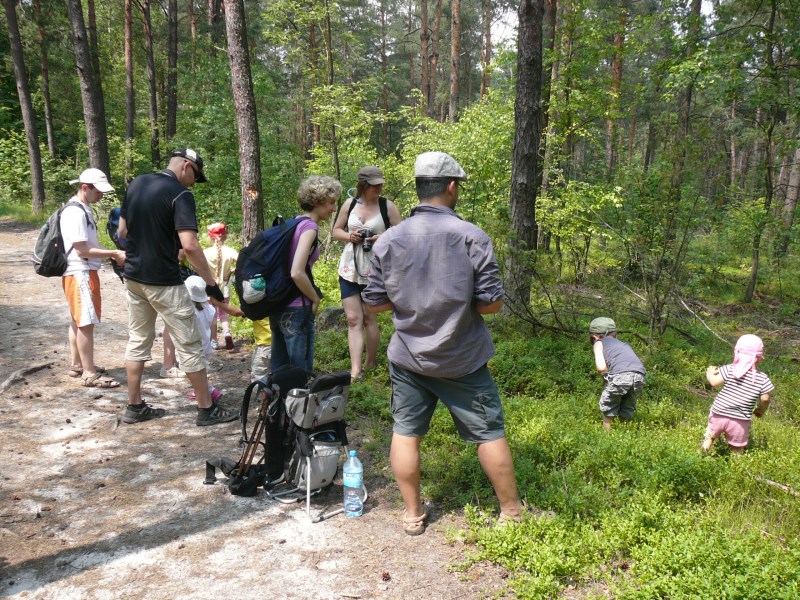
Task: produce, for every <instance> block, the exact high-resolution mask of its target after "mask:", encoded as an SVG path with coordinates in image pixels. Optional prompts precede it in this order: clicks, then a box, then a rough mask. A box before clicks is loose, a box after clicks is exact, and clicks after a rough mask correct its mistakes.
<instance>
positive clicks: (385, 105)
mask: <svg viewBox="0 0 800 600" xmlns="http://www.w3.org/2000/svg"><path fill="white" fill-rule="evenodd" d="M381 75H383V83H382V84H381V104H382V107H381V108H382V109H383V116H384V119H383V123H382V124H381V128H382V130H383V148H384V151H388V150H389V119H388V117H389V83H388V77H389V58H388V56H387V55H386V2H385V0H381Z"/></svg>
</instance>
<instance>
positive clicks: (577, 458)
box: [317, 320, 800, 599]
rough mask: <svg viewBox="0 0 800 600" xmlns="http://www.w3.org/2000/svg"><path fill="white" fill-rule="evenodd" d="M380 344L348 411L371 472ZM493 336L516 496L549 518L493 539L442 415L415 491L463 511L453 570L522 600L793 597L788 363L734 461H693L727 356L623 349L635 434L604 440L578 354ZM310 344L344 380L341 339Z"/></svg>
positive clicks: (708, 348)
mask: <svg viewBox="0 0 800 600" xmlns="http://www.w3.org/2000/svg"><path fill="white" fill-rule="evenodd" d="M723 326H724V325H723V324H720V325H719V327H723ZM732 329H733V328H732ZM390 330H391V326H390V325H389V323H388V321H384V322H383V327H382V347H381V351H380V352H379V363H380V364H379V368H378V370H377V371H376V372H375V373H374V374H371V375H368V376H367V377H366V378H365V381H364V382H363V383H359V384H356V385H354V386H353V389H352V394H351V404H350V408H349V409H348V410H352V413H354V414H356V415H359V417H360V418H362V419H364V418H366V419H368V420H369V422H370V423H371V427H372V430H371V431H370V434H371V436H373V437H372V438H371V439H372V440H373V441H372V443H371V445H370V450H369V451H370V452H372V453H377V454H382V455H383V456H382V463H381V464H384V463H388V461H387V460H386V457H385V454H386V452H387V447H388V443H389V437H390V435H391V415H390V412H389V396H390V391H389V386H388V376H387V375H386V371H385V360H386V359H385V347H386V344H387V343H388V339H389V335H390ZM492 332H493V335H494V339H495V345H496V347H497V355H496V356H495V358H494V359H492V361H490V363H489V367H490V369H491V370H492V373H493V375H494V377H495V380H496V381H497V384H498V387H499V388H500V391H501V396H502V397H503V401H504V407H505V414H506V432H507V437H508V439H509V443H510V444H511V447H512V452H513V455H514V461H515V469H516V474H517V481H518V485H519V489H520V495H521V496H522V497H523V498H524V499H525V500H526V502H527V503H528V504H529V505H530V506H532V507H535V508H538V509H541V510H543V511H550V512H551V513H552V515H554V516H552V518H548V517H529V518H526V520H525V521H524V522H523V523H522V524H520V525H513V526H509V527H504V528H498V527H496V526H495V516H496V515H497V512H498V507H497V501H496V499H495V497H494V494H493V492H492V489H491V486H490V485H489V482H488V480H487V479H486V477H485V476H484V475H483V472H482V471H481V468H480V464H479V462H478V459H477V455H476V452H475V449H474V447H472V446H470V445H467V444H464V443H463V442H461V441H460V439H459V438H458V435H457V433H456V430H455V427H454V426H453V423H452V420H451V419H450V417H449V415H448V414H447V412H446V410H445V409H443V408H442V407H441V406H440V407H439V409H437V411H436V413H435V415H434V419H433V423H432V426H431V430H430V432H429V434H428V435H427V436H426V437H425V438H424V439H423V442H422V490H423V494H424V496H425V497H426V498H427V499H429V500H431V501H433V502H434V503H436V504H437V505H439V506H441V507H443V508H444V509H446V510H462V509H464V510H465V512H466V515H467V520H468V529H467V531H465V532H462V533H461V534H460V535H461V536H462V537H463V538H464V539H466V540H467V541H468V542H469V543H470V546H469V547H470V548H471V550H470V551H469V552H468V556H467V557H466V558H465V561H464V563H463V564H461V565H459V566H457V567H456V568H466V567H468V566H469V565H470V564H473V563H474V562H476V561H482V560H488V561H491V562H495V563H497V564H499V565H501V566H503V567H504V568H506V569H507V570H508V571H509V574H510V577H509V585H510V586H511V588H512V589H513V591H514V592H515V593H516V595H517V596H518V597H520V598H553V597H558V596H559V595H560V594H561V593H562V592H564V591H565V590H566V589H567V587H568V586H572V588H574V589H575V590H577V593H580V597H582V598H593V597H614V598H637V599H638V598H641V599H649V598H765V599H766V598H787V599H788V598H795V597H800V541H799V539H798V533H800V508H798V502H800V498H798V497H796V496H794V495H793V494H792V493H791V492H792V491H793V490H800V450H798V448H800V433H798V430H797V428H796V426H795V420H796V419H797V409H796V407H797V406H798V404H799V402H798V393H797V389H798V388H799V387H800V386H799V385H798V384H800V368H799V367H798V365H797V364H796V362H794V361H793V360H791V357H790V356H779V355H778V356H776V355H771V356H769V358H768V360H767V361H766V362H765V363H764V364H763V369H764V370H765V371H766V372H768V373H769V374H770V377H771V378H772V380H773V382H774V383H775V385H776V392H775V402H774V404H773V406H772V408H771V410H770V411H769V412H768V413H767V416H766V417H765V418H763V419H756V420H754V424H753V427H752V429H751V440H750V447H749V448H748V450H747V452H746V453H745V454H744V456H741V457H738V456H734V455H731V453H730V452H729V451H728V449H727V447H726V446H725V444H724V443H719V442H718V443H717V445H716V446H715V448H714V449H713V450H712V452H711V453H710V454H709V455H703V454H702V453H701V452H700V450H699V448H700V443H701V441H702V436H703V431H704V429H705V424H706V419H707V415H708V409H709V407H710V404H711V401H712V400H713V395H714V392H713V391H711V390H709V389H706V387H705V386H704V382H703V373H704V371H705V367H706V366H707V365H708V364H709V363H712V362H716V363H720V362H723V361H726V360H727V361H729V360H730V352H731V351H730V348H729V347H727V346H725V345H723V344H721V343H718V342H716V341H714V339H713V338H712V337H711V336H707V335H705V334H704V333H703V331H701V330H698V331H696V332H693V333H695V334H696V335H697V336H698V337H699V339H701V344H700V345H699V346H692V345H690V344H688V343H687V342H686V341H685V340H682V339H665V340H663V341H662V342H661V343H659V344H653V345H652V346H649V347H648V346H644V345H643V344H641V343H640V342H639V341H638V340H637V339H635V338H634V339H629V338H626V336H624V335H622V336H620V337H621V338H622V339H624V340H625V341H629V342H631V343H632V345H633V346H634V348H635V349H636V351H637V353H639V355H640V356H641V357H642V358H643V360H644V362H645V364H646V366H647V367H648V375H647V380H646V387H645V391H644V394H643V396H642V398H641V400H640V402H639V406H638V408H637V411H636V417H635V419H634V420H633V421H632V422H631V423H630V424H629V425H628V426H616V427H615V428H614V429H613V430H612V431H611V432H610V433H606V432H605V431H604V430H603V429H602V427H601V422H600V413H599V411H598V408H597V401H598V397H599V394H600V391H601V390H602V380H601V379H600V378H599V376H598V375H597V374H596V373H595V372H594V364H593V358H592V353H591V348H590V346H589V344H588V343H587V342H586V340H585V339H583V338H581V339H571V338H569V337H565V336H552V335H549V334H548V335H540V336H530V335H523V334H522V333H521V332H519V331H516V330H515V328H514V327H513V326H512V325H510V324H509V323H507V322H504V321H502V320H497V321H496V322H493V323H492ZM321 335H322V337H323V339H324V340H325V341H324V342H323V341H320V343H319V344H318V346H317V348H318V349H320V348H323V350H322V351H321V352H322V357H321V358H322V359H323V360H324V361H325V362H326V363H330V364H332V365H336V367H337V368H347V362H346V361H345V362H344V364H343V365H342V364H340V363H341V362H342V361H341V358H334V357H341V356H343V355H344V356H345V357H346V356H347V354H346V343H347V341H346V333H345V332H344V331H340V332H338V333H334V332H330V333H322V334H321ZM765 341H766V342H767V346H768V348H769V346H770V342H769V340H765ZM342 353H344V354H342ZM318 357H320V354H319V353H318ZM376 439H377V440H381V439H382V442H377V441H375V440H376ZM770 482H774V483H778V484H780V485H783V486H788V488H787V489H788V492H787V491H784V490H783V489H779V488H778V487H776V486H775V485H773V484H772V483H770ZM572 593H573V594H574V593H576V592H574V591H573V592H572ZM571 597H572V596H571Z"/></svg>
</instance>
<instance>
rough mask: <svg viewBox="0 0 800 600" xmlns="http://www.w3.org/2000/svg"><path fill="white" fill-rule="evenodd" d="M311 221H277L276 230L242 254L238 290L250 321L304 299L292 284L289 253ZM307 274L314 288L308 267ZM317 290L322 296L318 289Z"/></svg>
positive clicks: (267, 232)
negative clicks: (302, 226) (297, 235)
mask: <svg viewBox="0 0 800 600" xmlns="http://www.w3.org/2000/svg"><path fill="white" fill-rule="evenodd" d="M308 218H309V217H296V218H292V219H285V220H284V219H283V217H276V219H275V221H274V222H273V224H272V227H270V228H269V229H266V230H264V231H262V232H261V233H259V234H258V235H257V236H256V237H255V238H253V240H252V241H251V242H250V243H249V244H248V245H247V246H245V247H244V248H242V250H240V251H239V258H237V259H236V270H235V271H234V277H235V280H234V287H235V289H236V293H237V294H238V295H239V304H240V306H241V309H242V312H243V313H244V315H245V316H246V317H247V318H248V319H252V320H253V321H258V320H260V319H264V318H266V317H269V316H271V315H274V314H276V313H279V312H281V311H283V310H284V309H285V308H286V306H287V305H288V304H289V303H290V302H291V301H292V300H294V299H295V298H296V297H297V296H298V295H302V294H301V292H300V290H299V289H298V288H297V285H295V283H294V281H293V280H292V274H291V270H292V265H291V260H292V257H291V256H290V255H289V250H290V248H291V244H292V237H293V236H294V232H295V230H296V229H297V226H298V225H299V224H300V223H301V222H302V221H305V220H308ZM318 241H319V240H318V239H317V238H314V243H313V244H312V246H311V252H310V253H309V255H310V254H311V253H313V252H314V250H315V249H316V247H317V243H318ZM306 274H307V275H308V278H309V279H310V280H311V284H312V285H314V278H313V276H312V274H311V269H310V268H309V267H308V265H306ZM314 289H316V290H317V291H318V293H319V289H318V288H317V287H316V286H314ZM321 295H322V294H321V293H320V296H321Z"/></svg>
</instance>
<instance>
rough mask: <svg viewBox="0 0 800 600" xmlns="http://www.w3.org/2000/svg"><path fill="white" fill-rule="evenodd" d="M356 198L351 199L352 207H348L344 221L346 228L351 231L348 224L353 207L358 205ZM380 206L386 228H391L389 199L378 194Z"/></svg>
mask: <svg viewBox="0 0 800 600" xmlns="http://www.w3.org/2000/svg"><path fill="white" fill-rule="evenodd" d="M356 204H358V203H357V202H356V199H355V198H353V199H352V200H351V201H350V207H349V208H348V209H347V219H345V221H344V230H345V231H350V230H349V229H348V227H347V225H348V224H349V223H350V213H351V212H353V209H354V208H355V207H356ZM378 208H379V209H380V211H381V218H382V219H383V226H384V227H385V228H386V229H389V227H391V225H390V224H389V201H388V200H387V199H386V197H385V196H378Z"/></svg>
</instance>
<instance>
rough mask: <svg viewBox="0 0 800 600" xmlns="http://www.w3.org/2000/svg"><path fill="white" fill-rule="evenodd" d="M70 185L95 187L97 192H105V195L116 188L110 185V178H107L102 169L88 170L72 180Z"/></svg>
mask: <svg viewBox="0 0 800 600" xmlns="http://www.w3.org/2000/svg"><path fill="white" fill-rule="evenodd" d="M70 183H71V184H73V185H74V184H76V183H85V184H87V185H93V186H94V187H96V188H97V191H99V192H103V193H104V194H107V193H108V192H113V191H114V188H113V187H112V186H111V184H110V183H108V177H106V174H105V173H103V172H102V171H101V170H100V169H86V170H85V171H83V172H82V173H81V174H80V176H78V178H77V179H71V180H70Z"/></svg>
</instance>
